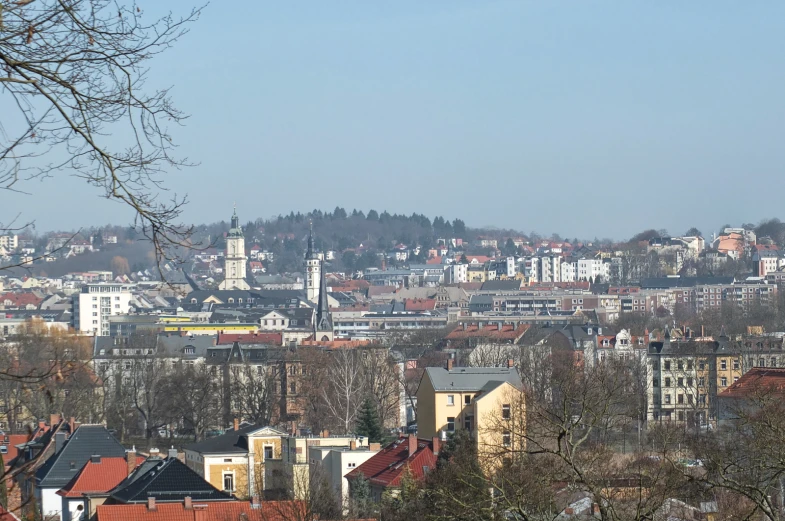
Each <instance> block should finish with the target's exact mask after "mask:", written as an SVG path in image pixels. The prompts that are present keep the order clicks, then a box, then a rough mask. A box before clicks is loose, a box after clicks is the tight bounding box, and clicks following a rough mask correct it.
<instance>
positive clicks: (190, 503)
mask: <svg viewBox="0 0 785 521" xmlns="http://www.w3.org/2000/svg"><path fill="white" fill-rule="evenodd" d="M183 506H184V507H185V509H186V510H193V508H194V503H193V501H192V500H191V496H185V499H184V500H183Z"/></svg>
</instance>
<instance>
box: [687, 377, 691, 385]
mask: <svg viewBox="0 0 785 521" xmlns="http://www.w3.org/2000/svg"><path fill="white" fill-rule="evenodd" d="M687 386H688V387H692V377H689V378H687Z"/></svg>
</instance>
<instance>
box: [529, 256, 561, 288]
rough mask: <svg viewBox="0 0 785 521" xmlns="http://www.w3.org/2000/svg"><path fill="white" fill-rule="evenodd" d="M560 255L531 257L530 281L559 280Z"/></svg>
mask: <svg viewBox="0 0 785 521" xmlns="http://www.w3.org/2000/svg"><path fill="white" fill-rule="evenodd" d="M561 261H562V258H561V256H560V255H545V256H542V257H532V259H531V269H530V270H529V278H530V280H531V281H532V282H561V264H562V262H561Z"/></svg>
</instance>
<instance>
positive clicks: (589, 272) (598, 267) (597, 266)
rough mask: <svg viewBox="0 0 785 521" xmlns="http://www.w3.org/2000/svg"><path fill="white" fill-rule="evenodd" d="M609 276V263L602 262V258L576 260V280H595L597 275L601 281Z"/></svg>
mask: <svg viewBox="0 0 785 521" xmlns="http://www.w3.org/2000/svg"><path fill="white" fill-rule="evenodd" d="M610 276H611V272H610V264H609V263H607V262H602V259H580V260H578V271H577V280H590V279H595V280H596V279H597V277H601V278H602V280H603V281H606V280H608V279H609V278H610Z"/></svg>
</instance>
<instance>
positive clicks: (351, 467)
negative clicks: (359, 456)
mask: <svg viewBox="0 0 785 521" xmlns="http://www.w3.org/2000/svg"><path fill="white" fill-rule="evenodd" d="M346 466H347V467H348V468H350V469H353V468H355V467H356V466H357V463H354V462H352V463H347V464H346Z"/></svg>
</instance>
